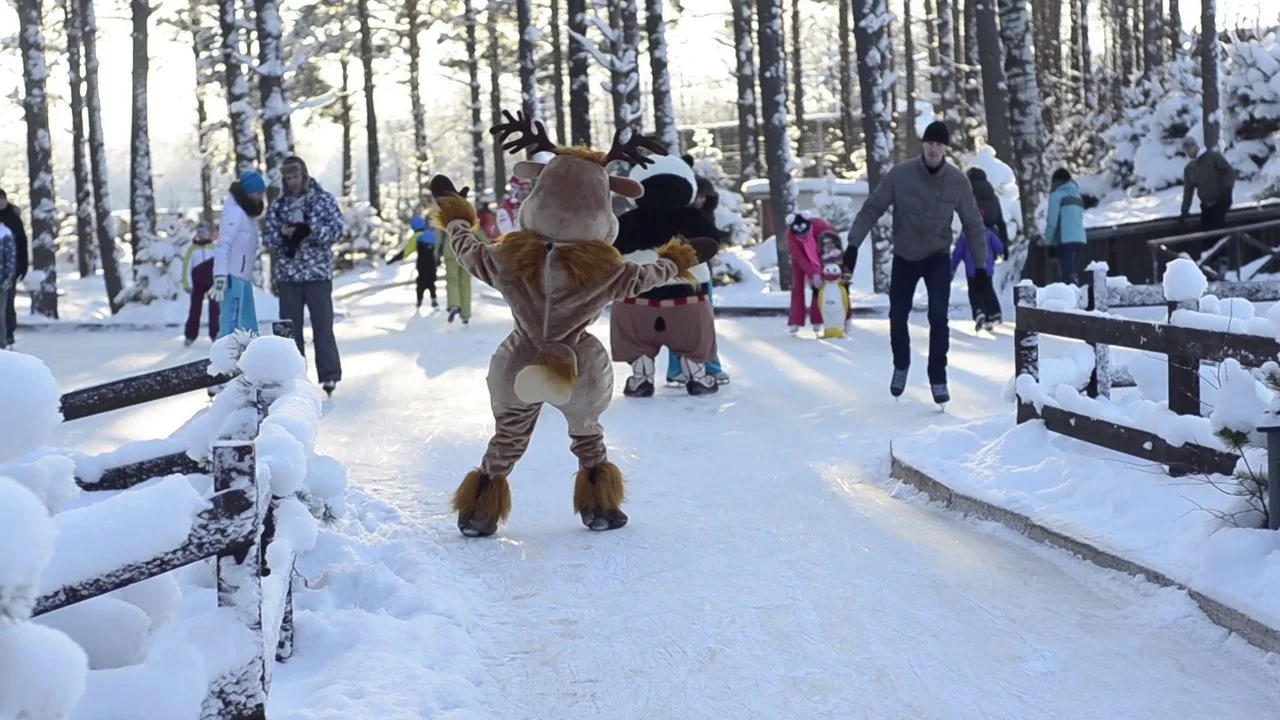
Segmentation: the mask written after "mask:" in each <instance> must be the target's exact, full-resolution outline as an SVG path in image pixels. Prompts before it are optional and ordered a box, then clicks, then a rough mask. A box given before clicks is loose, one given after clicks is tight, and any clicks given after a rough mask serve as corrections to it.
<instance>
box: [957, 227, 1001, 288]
mask: <svg viewBox="0 0 1280 720" xmlns="http://www.w3.org/2000/svg"><path fill="white" fill-rule="evenodd" d="M1003 252H1004V246H1003V245H1001V244H1000V238H999V237H997V236H996V234H995V232H993V231H992V230H991V228H987V275H988V276H990V275H991V274H992V273H994V272H995V271H996V256H997V255H1000V254H1001V253H1003ZM962 260H963V261H964V274H965V277H973V271H974V267H973V253H972V252H970V251H969V239H968V238H966V237H965V236H964V235H963V234H962V235H960V238H959V239H957V240H956V249H955V250H952V251H951V274H952V275H955V272H956V268H958V267H960V262H961V261H962Z"/></svg>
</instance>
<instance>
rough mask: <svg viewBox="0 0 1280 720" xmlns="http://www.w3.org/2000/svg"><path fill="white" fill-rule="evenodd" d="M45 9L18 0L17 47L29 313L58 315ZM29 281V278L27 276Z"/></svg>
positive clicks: (36, 2)
mask: <svg viewBox="0 0 1280 720" xmlns="http://www.w3.org/2000/svg"><path fill="white" fill-rule="evenodd" d="M43 21H44V11H43V8H42V7H41V2H40V0H21V1H20V2H19V3H18V22H19V26H20V27H19V30H18V46H19V49H20V50H21V52H22V80H23V86H24V90H25V95H24V97H23V98H22V110H23V114H24V117H25V119H26V125H27V178H28V181H29V186H30V202H31V268H32V273H31V275H32V278H31V280H34V281H35V284H36V288H35V291H34V292H33V294H32V296H31V312H32V313H33V314H38V315H43V316H45V317H47V318H53V319H57V317H58V265H57V258H56V257H55V254H54V237H53V234H54V205H53V197H54V196H53V153H52V150H53V147H52V145H53V143H52V142H51V139H50V136H49V106H48V100H47V99H46V98H45V80H46V79H47V76H48V70H47V69H46V67H45V60H44V31H43V29H42V27H41V26H42V23H43ZM29 282H30V280H29Z"/></svg>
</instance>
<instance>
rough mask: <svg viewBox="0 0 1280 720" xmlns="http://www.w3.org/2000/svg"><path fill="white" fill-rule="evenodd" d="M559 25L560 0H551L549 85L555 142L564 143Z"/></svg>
mask: <svg viewBox="0 0 1280 720" xmlns="http://www.w3.org/2000/svg"><path fill="white" fill-rule="evenodd" d="M561 35H563V32H562V31H561V27H560V0H551V86H552V88H553V95H554V101H555V110H556V144H557V145H564V144H566V140H565V138H566V136H567V135H568V134H569V130H568V125H567V124H566V123H565V119H564V118H565V116H564V44H563V43H562V41H561Z"/></svg>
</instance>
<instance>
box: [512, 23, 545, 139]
mask: <svg viewBox="0 0 1280 720" xmlns="http://www.w3.org/2000/svg"><path fill="white" fill-rule="evenodd" d="M516 23H517V24H518V26H519V29H520V42H519V44H518V53H519V54H518V56H517V57H518V62H519V65H520V107H521V109H523V110H524V114H525V115H526V116H528V117H530V118H538V119H540V118H541V116H542V113H541V110H540V108H539V107H538V78H537V69H536V68H535V67H534V58H533V38H534V33H535V32H536V31H535V30H534V28H533V0H516Z"/></svg>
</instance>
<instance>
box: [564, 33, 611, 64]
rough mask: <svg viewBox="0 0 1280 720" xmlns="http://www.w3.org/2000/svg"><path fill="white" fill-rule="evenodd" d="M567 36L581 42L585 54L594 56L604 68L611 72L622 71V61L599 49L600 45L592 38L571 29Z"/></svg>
mask: <svg viewBox="0 0 1280 720" xmlns="http://www.w3.org/2000/svg"><path fill="white" fill-rule="evenodd" d="M569 37H571V38H573V39H574V40H577V41H578V42H580V43H582V49H583V50H586V51H587V54H589V55H591V57H593V58H595V61H596V62H598V63H600V66H601V67H603V68H606V69H608V70H610V71H612V72H622V69H623V68H622V61H621V60H619V59H618V58H617V57H616V56H614V55H610V54H608V53H606V52H605V51H603V50H601V49H600V46H599V45H597V44H596V42H595V41H594V40H592V39H590V38H588V37H586V36H585V35H581V34H579V33H576V32H574V31H572V30H570V31H569Z"/></svg>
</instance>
